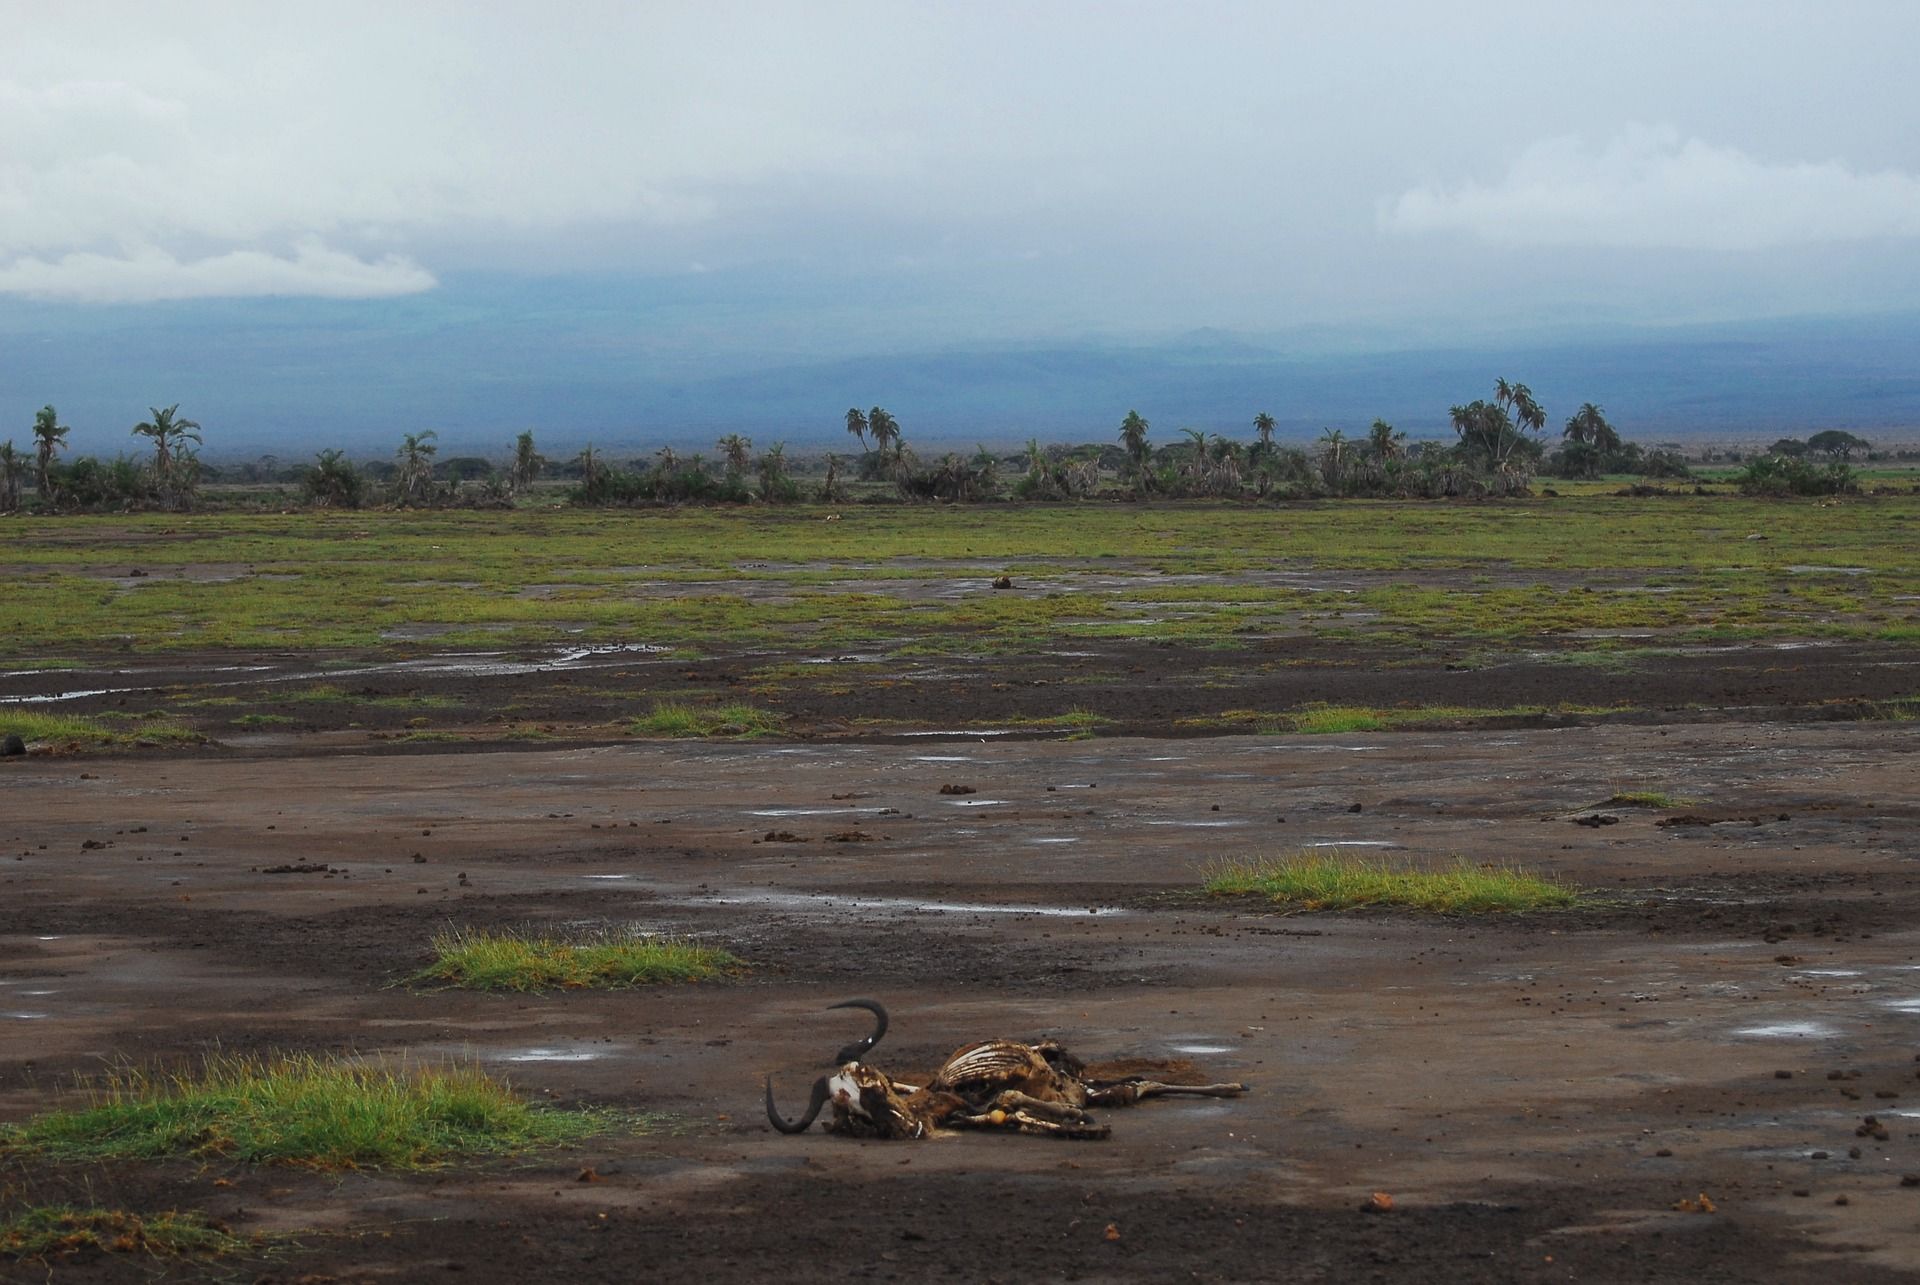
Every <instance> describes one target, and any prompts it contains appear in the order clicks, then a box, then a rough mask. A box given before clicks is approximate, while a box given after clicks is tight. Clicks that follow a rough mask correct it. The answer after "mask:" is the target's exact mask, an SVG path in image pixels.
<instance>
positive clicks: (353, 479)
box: [300, 449, 361, 509]
mask: <svg viewBox="0 0 1920 1285" xmlns="http://www.w3.org/2000/svg"><path fill="white" fill-rule="evenodd" d="M300 486H301V488H302V489H303V490H304V491H305V492H306V494H307V498H308V499H309V500H311V501H312V502H313V503H314V504H317V505H319V506H320V507H321V508H342V509H357V508H359V507H360V486H361V483H360V473H359V470H357V469H355V468H354V467H353V461H352V460H350V459H348V458H347V456H346V453H345V452H344V451H340V450H335V449H328V450H324V451H321V452H320V454H319V455H318V456H316V457H315V458H314V461H313V464H312V465H311V466H309V467H308V469H307V470H306V473H305V475H304V476H303V477H302V478H301V479H300Z"/></svg>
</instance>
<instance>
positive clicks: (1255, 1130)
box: [0, 722, 1920, 1281]
mask: <svg viewBox="0 0 1920 1285" xmlns="http://www.w3.org/2000/svg"><path fill="white" fill-rule="evenodd" d="M1917 748H1920V735H1917V734H1916V731H1915V729H1914V728H1913V726H1912V725H1911V724H1905V723H1796V724H1783V725H1776V726H1753V725H1749V724H1741V723H1728V722H1722V723H1711V724H1709V723H1673V724H1665V725H1605V726H1575V727H1564V728H1527V729H1512V730H1506V731H1500V732H1489V731H1487V730H1485V729H1475V730H1469V731H1449V730H1431V731H1408V732H1397V733H1387V734H1377V733H1376V734H1358V735H1350V736H1295V737H1286V736H1263V737H1235V736H1223V737H1212V738H1189V739H1178V740H1169V739H1152V738H1101V739H1098V740H1093V741H1066V740H1010V739H1007V738H993V737H977V736H976V737H955V736H930V737H925V738H919V739H918V740H916V741H914V742H912V743H905V744H902V743H893V744H856V743H842V742H836V743H818V742H815V743H743V744H713V743H658V742H651V743H643V744H625V745H588V746H557V747H532V748H527V749H502V750H497V751H496V752H491V753H472V752H459V751H453V752H449V751H446V750H435V749H433V748H432V747H427V746H421V747H416V748H415V749H413V750H412V751H411V752H408V753H395V752H380V751H371V752H357V753H344V752H338V753H331V754H324V755H314V754H298V755H289V754H278V753H271V752H258V753H247V752H237V751H232V750H223V751H215V750H205V749H203V750H198V751H189V752H183V753H179V754H166V755H161V756H155V755H147V756H145V757H139V756H135V757H105V758H71V759H60V758H50V757H41V756H34V757H31V758H28V759H26V760H12V761H8V762H6V763H5V764H4V765H0V793H3V795H4V798H5V800H6V802H7V807H6V813H5V815H6V820H5V822H4V824H0V842H4V848H0V856H4V857H5V864H4V865H3V866H0V1035H4V1038H5V1043H4V1045H0V1119H20V1118H23V1117H25V1116H26V1115H28V1114H29V1113H31V1112H34V1111H36V1110H42V1109H45V1108H46V1107H47V1106H48V1105H49V1104H51V1103H54V1102H58V1101H63V1100H68V1099H69V1098H70V1097H71V1086H72V1084H73V1077H74V1076H75V1075H80V1074H86V1073H89V1072H92V1071H96V1070H97V1069H99V1068H100V1066H101V1065H102V1063H103V1061H105V1062H112V1061H121V1060H132V1061H135V1062H138V1063H151V1062H167V1061H171V1060H176V1059H190V1058H192V1057H194V1056H196V1055H198V1054H200V1053H203V1052H205V1051H207V1050H209V1049H212V1048H221V1049H227V1050H238V1051H252V1050H263V1049H275V1050H303V1051H324V1052H330V1053H332V1052H353V1053H358V1054H362V1055H405V1056H408V1057H413V1058H420V1059H438V1058H442V1057H460V1058H470V1059H474V1060H476V1061H478V1062H479V1063H480V1064H482V1065H483V1066H486V1067H488V1068H490V1069H493V1070H497V1071H500V1072H503V1073H505V1074H507V1075H508V1076H509V1077H510V1078H511V1079H512V1080H513V1082H514V1083H515V1084H516V1085H517V1086H519V1087H520V1088H521V1089H522V1090H523V1091H525V1092H528V1093H530V1094H532V1095H535V1096H538V1097H540V1098H542V1099H547V1100H552V1101H555V1102H559V1103H591V1104H599V1105H616V1106H621V1107H627V1108H634V1109H639V1110H644V1111H648V1112H655V1113H660V1116H659V1118H660V1121H661V1123H660V1124H659V1125H658V1126H657V1127H655V1128H653V1129H651V1130H649V1131H648V1132H646V1133H644V1134H641V1135H639V1136H612V1137H603V1138H600V1139H597V1140H595V1141H594V1142H591V1143H589V1144H587V1145H585V1146H584V1147H581V1148H577V1149H572V1150H569V1151H567V1152H565V1153H563V1154H549V1155H540V1156H534V1157H527V1158H521V1159H517V1160H513V1161H503V1162H494V1163H487V1164H480V1165H463V1166H460V1167H457V1168H453V1169H446V1170H441V1171H436V1172H431V1173H426V1174H419V1175H394V1174H348V1175H344V1176H342V1175H321V1174H307V1173H301V1172H297V1171H287V1170H275V1169H252V1168H248V1167H245V1166H222V1165H217V1164H216V1165H198V1164H187V1163H183V1162H157V1163H152V1164H140V1165H128V1164H119V1165H112V1166H105V1165H51V1164H45V1163H20V1164H16V1165H14V1166H13V1168H12V1170H11V1171H10V1175H9V1179H8V1180H9V1182H11V1183H13V1184H14V1185H15V1186H16V1187H24V1188H25V1189H28V1190H30V1191H31V1193H32V1194H33V1196H34V1197H35V1198H36V1199H40V1200H45V1201H53V1200H56V1199H59V1198H66V1197H72V1196H75V1195H78V1194H79V1193H89V1194H90V1197H91V1198H92V1199H94V1200H98V1201H101V1202H102V1203H110V1204H118V1205H122V1206H127V1207H136V1208H147V1209H152V1208H165V1207H180V1208H195V1209H202V1210H206V1211H208V1212H210V1213H212V1214H213V1215H215V1216H217V1217H219V1218H221V1219H223V1220H224V1221H226V1222H228V1223H229V1224H230V1225H232V1226H233V1227H234V1228H235V1229H236V1230H239V1231H243V1232H253V1233H268V1234H272V1235H276V1236H280V1237H282V1239H279V1240H276V1241H274V1242H271V1243H272V1245H273V1248H272V1249H271V1250H270V1251H268V1252H267V1253H266V1254H265V1256H264V1257H263V1258H262V1259H261V1261H259V1262H257V1263H246V1264H236V1263H234V1262H232V1261H226V1262H222V1263H218V1264H216V1265H214V1266H212V1267H195V1266H191V1265H187V1266H183V1265H180V1264H172V1265H168V1264H163V1263H158V1262H154V1261H151V1260H139V1261H132V1262H127V1261H119V1260H107V1259H101V1260H93V1261H78V1262H69V1263H64V1264H60V1265H58V1266H56V1267H55V1268H54V1269H53V1270H54V1273H55V1278H56V1279H94V1278H99V1279H133V1278H139V1277H144V1276H146V1275H149V1274H153V1273H165V1274H167V1275H169V1276H183V1275H184V1276H193V1275H196V1274H198V1273H199V1272H201V1271H215V1272H220V1273H226V1274H229V1275H231V1274H234V1273H239V1274H240V1277H241V1278H243V1279H253V1278H256V1277H259V1276H266V1277H269V1278H273V1279H283V1280H296V1279H303V1278H305V1279H325V1278H334V1279H340V1280H418V1279H425V1278H429V1277H432V1278H438V1277H439V1276H440V1275H441V1274H443V1273H445V1272H447V1271H448V1270H450V1269H456V1268H457V1269H463V1270H464V1272H465V1276H466V1278H474V1279H500V1280H509V1279H541V1278H559V1277H561V1276H564V1277H566V1278H567V1279H578V1280H608V1281H615V1280H633V1279H650V1278H651V1279H669V1278H684V1277H687V1276H690V1275H694V1274H696V1273H697V1274H698V1275H699V1276H701V1277H702V1278H710V1279H716V1280H734V1279H739V1280H747V1279H758V1278H764V1277H766V1276H769V1275H774V1274H780V1275H783V1276H786V1277H789V1278H794V1279H827V1278H839V1277H846V1276H859V1277H876V1278H883V1279H884V1278H894V1279H924V1278H930V1277H932V1278H940V1277H949V1276H950V1277H952V1278H955V1279H967V1280H984V1279H1002V1280H1011V1279H1014V1278H1016V1277H1021V1278H1042V1279H1054V1278H1064V1279H1090V1280H1102V1279H1105V1280H1112V1279H1170V1278H1176V1277H1187V1276H1189V1275H1191V1276H1192V1277H1196V1278H1199V1279H1214V1280H1236V1279H1254V1278H1262V1277H1272V1276H1276V1275H1289V1276H1297V1277H1301V1278H1306V1279H1313V1278H1325V1279H1368V1278H1382V1279H1416V1278H1418V1279H1443V1278H1444V1279H1458V1280H1519V1279H1526V1280H1534V1279H1542V1278H1553V1279H1605V1280H1617V1279H1636V1278H1668V1279H1679V1278H1683V1277H1684V1278H1689V1279H1726V1280H1751V1279H1792V1278H1802V1279H1804V1278H1806V1277H1807V1276H1810V1275H1814V1274H1817V1273H1843V1274H1844V1275H1845V1276H1846V1277H1847V1278H1848V1279H1853V1280H1875V1279H1909V1278H1911V1277H1912V1276H1913V1275H1915V1274H1916V1271H1915V1269H1916V1268H1920V1187H1915V1186H1911V1185H1907V1183H1906V1182H1905V1176H1906V1175H1907V1174H1909V1173H1912V1172H1916V1171H1920V1146H1916V1140H1917V1139H1920V1079H1917V1078H1916V1073H1917V1072H1920V1063H1917V1062H1916V1060H1915V1059H1916V1050H1917V1049H1920V1041H1916V1039H1915V1035H1916V1033H1917V1031H1916V1024H1920V932H1916V930H1915V929H1914V927H1913V925H1914V923H1915V916H1916V912H1920V879H1917V878H1916V876H1915V873H1914V871H1915V866H1914V861H1915V858H1916V857H1920V839H1917V838H1916V833H1917V828H1916V822H1917V821H1920V790H1917V789H1916V783H1917V782H1920V774H1916V771H1915V757H1914V753H1915V750H1916V749H1917ZM942 786H967V787H971V788H972V790H973V791H974V792H973V793H971V794H943V793H942V792H941V787H942ZM1630 788H1658V789H1660V790H1663V791H1666V792H1668V793H1670V794H1673V795H1675V796H1684V797H1685V798H1687V799H1690V800H1693V802H1692V803H1690V804H1689V805H1687V806H1685V807H1683V808H1680V809H1669V810H1651V809H1645V808H1634V807H1617V806H1612V807H1608V806H1596V805H1599V804H1601V803H1602V801H1603V800H1605V799H1606V798H1608V797H1609V796H1610V795H1611V794H1612V793H1614V792H1615V791H1616V790H1623V789H1630ZM1596 815H1605V816H1612V817H1616V818H1617V821H1616V822H1615V823H1612V824H1601V825H1593V824H1582V823H1581V820H1582V819H1583V818H1592V817H1594V816H1596ZM1321 845H1343V846H1348V847H1350V848H1353V849H1359V850H1366V851H1374V852H1379V853H1382V854H1387V855H1391V856H1394V857H1396V858H1406V859H1410V860H1416V861H1424V860H1441V859H1445V858H1447V857H1449V856H1451V855H1455V854H1459V855H1464V856H1466V857H1468V858H1469V859H1471V860H1475V861H1491V862H1512V863H1522V864H1525V865H1527V866H1530V867H1533V868H1536V869H1539V870H1542V871H1545V872H1549V873H1552V874H1556V875H1559V876H1563V877H1565V878H1567V879H1569V880H1571V881H1573V882H1576V883H1578V884H1579V885H1581V886H1583V887H1585V888H1589V889H1593V890H1595V892H1596V893H1597V894H1599V896H1600V898H1601V899H1600V900H1597V901H1596V902H1595V903H1594V904H1592V905H1590V906H1589V907H1588V908H1586V909H1583V910H1580V911H1576V912H1571V913H1566V914H1541V915H1533V916H1526V917H1522V918H1510V919H1448V918H1435V917H1419V916H1409V915H1389V914H1317V915H1310V914H1299V915H1287V914H1281V913H1276V912H1275V911H1274V910H1273V909H1272V908H1271V907H1269V906H1267V905H1265V904H1262V903H1259V902H1253V901H1237V900H1219V899H1210V898H1207V897H1204V896H1202V895H1201V894H1199V893H1198V892H1197V886H1198V883H1199V879H1200V876H1201V872H1202V871H1203V870H1204V869H1205V868H1206V867H1207V866H1208V864H1209V863H1210V862H1213V861H1215V860H1218V859H1220V858H1222V857H1228V856H1243V855H1253V854H1259V853H1266V852H1272V851H1276V850H1287V849H1293V848H1306V847H1317V846H1321ZM290 864H291V865H301V866H308V867H321V868H320V869H308V870H306V871H304V872H275V871H274V868H275V867H280V866H286V865H290ZM613 924H638V925H641V926H644V927H646V928H649V929H655V930H660V931H665V932H673V933H679V934H685V935H689V936H692V937H695V938H697V939H699V940H702V941H707V942H712V943H715V944H719V945H724V946H725V947H727V948H728V949H730V950H732V951H734V952H735V953H736V954H738V955H740V956H741V957H743V958H744V959H745V960H747V961H748V963H749V965H750V970H749V971H748V972H746V973H745V974H743V975H742V976H740V977H738V978H737V979H735V980H732V981H728V982H724V983H720V984H703V985H699V986H682V987H669V988H662V989H652V990H636V991H627V992H615V993H587V992H573V993H562V994H554V995H547V996H541V997H530V996H494V995H476V994H469V993H463V992H457V991H433V992H423V991H418V990H413V989H409V988H407V987H405V986H402V985H399V984H397V983H398V982H399V980H400V979H401V978H403V977H405V976H406V975H407V974H409V973H411V972H412V971H414V970H415V969H417V968H418V967H420V966H421V964H422V963H423V962H424V960H425V946H426V942H427V939H428V938H429V936H430V935H431V934H432V933H433V932H435V931H436V930H437V929H440V928H443V927H446V926H448V925H461V926H494V927H538V928H548V929H577V928H588V927H593V926H598V925H613ZM852 995H872V996H876V997H879V998H881V999H883V1000H884V1001H885V1002H886V1003H887V1004H888V1005H889V1006H890V1007H891V1008H892V1010H893V1013H894V1017H895V1027H894V1032H893V1034H892V1035H891V1036H890V1037H889V1039H888V1041H887V1042H886V1043H885V1044H884V1045H883V1046H882V1050H881V1051H882V1052H884V1054H885V1056H884V1057H881V1056H880V1054H879V1053H876V1055H875V1060H876V1061H879V1062H881V1063H882V1064H883V1065H886V1066H888V1067H889V1068H890V1069H897V1070H898V1071H900V1072H903V1073H904V1072H907V1071H911V1070H915V1069H919V1068H925V1067H927V1066H929V1065H932V1064H934V1063H936V1062H937V1061H938V1060H939V1059H940V1057H941V1056H942V1055H943V1054H944V1053H945V1052H947V1051H948V1050H949V1049H951V1048H952V1047H955V1046H957V1045H960V1044H962V1043H965V1042H967V1041H970V1040H972V1039H976V1038H980V1037H983V1036H986V1035H989V1034H1006V1035H1012V1036H1027V1037H1034V1036H1040V1035H1052V1036H1055V1037H1058V1038H1060V1039H1061V1040H1063V1041H1065V1042H1066V1043H1067V1044H1068V1045H1069V1047H1071V1048H1073V1049H1075V1050H1077V1051H1080V1052H1082V1053H1083V1054H1084V1055H1086V1056H1089V1057H1092V1058H1100V1059H1105V1058H1115V1059H1118V1058H1149V1059H1189V1060H1191V1061H1193V1062H1195V1063H1197V1064H1199V1066H1200V1067H1201V1068H1202V1069H1204V1071H1205V1072H1207V1073H1208V1074H1209V1075H1217V1076H1219V1077H1221V1078H1242V1079H1245V1080H1247V1081H1248V1082H1250V1083H1251V1084H1252V1086H1253V1088H1252V1091H1251V1092H1250V1093H1249V1094H1248V1095H1247V1096H1246V1097H1244V1098H1240V1099H1237V1100H1229V1101H1220V1102H1203V1103H1197V1104H1196V1103H1192V1102H1180V1101H1166V1102H1153V1103H1147V1104H1143V1105H1142V1106H1140V1107H1138V1108H1135V1109H1132V1110H1129V1111H1125V1112H1114V1113H1111V1115H1110V1117H1109V1118H1110V1121H1111V1123H1112V1124H1113V1126H1114V1136H1113V1138H1112V1139H1111V1140H1110V1141H1107V1142H1102V1143H1058V1142H1049V1141H1045V1140H1039V1139H1029V1138H1018V1137H996V1136H980V1135H970V1136H956V1137H951V1138H943V1139H940V1140H938V1141H933V1142H927V1143H918V1144H910V1143H895V1144H878V1143H857V1142H848V1141H843V1140H839V1139H835V1138H831V1137H827V1136H823V1135H820V1134H818V1133H817V1132H816V1133H810V1134H807V1135H803V1136H800V1137H782V1136H779V1135H777V1134H774V1133H773V1132H771V1131H770V1130H769V1129H768V1127H767V1125H766V1123H765V1121H764V1118H763V1115H762V1112H761V1109H760V1103H759V1097H760V1092H761V1081H762V1077H764V1076H766V1075H769V1074H771V1075H773V1076H775V1077H776V1083H777V1085H778V1086H779V1087H780V1090H781V1092H782V1093H783V1095H784V1096H785V1098H786V1099H787V1100H788V1102H789V1103H790V1105H789V1107H788V1109H789V1110H794V1109H797V1107H798V1104H799V1102H800V1100H801V1098H802V1097H803V1095H804V1092H805V1087H806V1085H807V1083H808V1082H810V1081H811V1079H812V1078H813V1077H814V1076H815V1075H817V1074H819V1073H820V1072H821V1070H822V1069H824V1063H825V1062H826V1061H827V1060H828V1059H829V1058H830V1056H831V1052H832V1050H833V1049H835V1048H837V1047H838V1046H839V1045H840V1044H841V1043H843V1042H844V1041H845V1040H846V1039H848V1038H850V1037H851V1036H852V1035H853V1034H855V1033H856V1032H857V1031H858V1030H859V1029H860V1022H859V1020H857V1019H858V1018H859V1015H857V1014H855V1015H852V1016H849V1015H848V1014H846V1013H828V1012H824V1011H822V1010H823V1009H824V1008H825V1006H826V1005H828V1004H830V1003H833V1002H835V1001H837V1000H840V999H843V998H846V997H848V996H852ZM1867 1117H1873V1118H1874V1121H1875V1122H1877V1126H1878V1127H1876V1125H1875V1124H1872V1123H1868V1122H1867ZM588 1169H590V1170H591V1171H592V1173H593V1175H594V1176H595V1177H596V1178H597V1179H598V1180H597V1181H584V1182H583V1181H580V1180H579V1179H580V1176H581V1174H582V1171H583V1170H588ZM1376 1191H1380V1192H1386V1193H1389V1194H1390V1195H1391V1197H1392V1201H1393V1209H1392V1210H1391V1211H1390V1212H1383V1213H1382V1212H1362V1211H1361V1206H1362V1204H1363V1203H1364V1202H1366V1201H1368V1200H1369V1199H1370V1198H1371V1194H1372V1193H1373V1192H1376ZM1702 1194H1705V1195H1706V1196H1707V1197H1708V1198H1709V1199H1710V1200H1711V1201H1712V1203H1713V1205H1714V1207H1715V1210H1716V1212H1714V1213H1711V1214H1708V1213H1692V1212H1683V1211H1680V1210H1677V1209H1676V1208H1675V1205H1676V1203H1677V1202H1681V1201H1683V1200H1686V1199H1693V1200H1698V1198H1699V1197H1700V1196H1701V1195H1702ZM1109 1226H1111V1227H1112V1228H1114V1232H1113V1233H1109V1231H1108V1228H1109ZM1115 1237H1117V1238H1115ZM15 1270H17V1271H24V1272H28V1273H29V1275H31V1276H34V1277H35V1278H37V1274H39V1273H41V1272H42V1271H43V1269H41V1268H39V1267H37V1266H18V1267H16V1268H15Z"/></svg>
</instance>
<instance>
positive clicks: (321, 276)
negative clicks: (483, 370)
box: [0, 241, 438, 303]
mask: <svg viewBox="0 0 1920 1285" xmlns="http://www.w3.org/2000/svg"><path fill="white" fill-rule="evenodd" d="M436 284H438V283H437V282H436V281H435V280H434V277H433V274H432V273H430V272H428V271H427V270H426V269H424V268H422V267H420V266H419V265H418V264H416V263H414V262H412V261H411V260H409V259H405V258H402V257H400V256H398V255H388V256H386V257H385V258H383V259H380V260H377V261H374V262H369V261H367V260H364V259H359V258H355V257H354V256H353V255H351V254H347V253H344V252H343V251H339V250H331V249H328V248H327V247H326V246H324V245H321V244H320V243H318V242H313V241H309V242H306V243H303V244H302V245H300V246H299V247H297V248H296V249H295V250H294V252H293V253H292V254H291V255H276V254H270V253H267V252H265V251H261V250H233V251H229V252H228V253H225V254H216V255H211V256H208V257H206V258H201V259H191V260H185V261H183V260H180V259H178V258H175V257H174V256H173V255H171V254H169V253H167V252H166V251H165V250H160V249H156V248H153V247H151V246H149V247H145V248H143V249H140V250H137V251H133V252H131V253H127V254H123V255H119V256H114V255H107V254H96V253H92V252H81V253H75V254H68V255H64V256H62V257H61V258H59V259H55V260H51V261H49V260H46V259H38V258H22V259H17V260H15V261H14V262H12V263H7V264H0V295H9V294H12V295H25V296H28V297H30V298H36V299H57V300H65V301H69V302H76V303H153V302H156V301H159V300H163V299H205V298H244V297H258V296H262V295H300V296H304V297H307V298H318V299H378V298H386V297H390V296H393V295H405V294H418V293H419V292H420V291H422V290H431V289H433V287H434V286H435V285H436Z"/></svg>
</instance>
